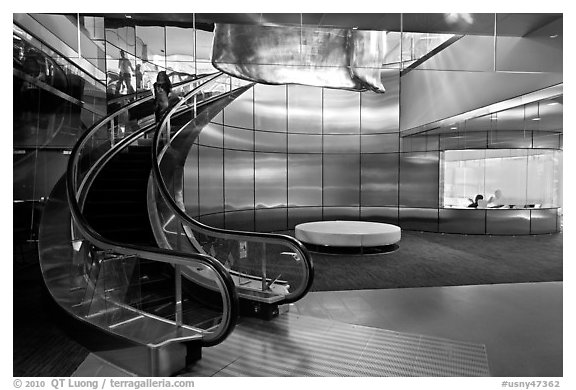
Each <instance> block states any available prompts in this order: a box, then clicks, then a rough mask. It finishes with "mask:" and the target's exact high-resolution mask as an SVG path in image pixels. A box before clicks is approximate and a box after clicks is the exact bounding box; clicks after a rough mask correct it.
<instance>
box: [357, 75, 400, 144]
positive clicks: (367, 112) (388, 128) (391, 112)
mask: <svg viewBox="0 0 576 390" xmlns="http://www.w3.org/2000/svg"><path fill="white" fill-rule="evenodd" d="M398 72H399V71H398V70H392V69H390V70H385V71H382V82H383V83H384V85H385V86H386V93H385V94H379V93H372V92H362V93H361V94H360V125H361V129H362V134H370V133H397V132H398V131H399V127H400V123H399V121H400V115H399V112H400V77H399V73H398Z"/></svg>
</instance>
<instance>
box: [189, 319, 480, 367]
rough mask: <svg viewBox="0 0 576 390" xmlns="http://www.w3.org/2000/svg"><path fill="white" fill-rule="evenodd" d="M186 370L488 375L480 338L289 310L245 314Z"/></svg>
mask: <svg viewBox="0 0 576 390" xmlns="http://www.w3.org/2000/svg"><path fill="white" fill-rule="evenodd" d="M248 350H249V351H250V353H249V354H247V353H246V351H248ZM186 371H187V372H186V373H185V374H183V376H218V377H234V376H253V377H269V376H290V377H305V376H322V377H329V376H341V377H348V376H380V377H382V376H411V377H421V376H489V375H490V370H489V367H488V359H487V353H486V347H485V346H484V345H482V344H475V343H469V342H462V341H453V340H449V339H442V338H436V337H428V336H424V335H418V334H408V333H401V332H395V331H389V330H385V329H377V328H370V327H366V326H358V325H351V324H344V323H340V322H336V321H332V320H327V319H320V318H313V317H307V316H301V315H297V314H292V313H286V314H283V315H281V316H279V317H277V318H275V319H274V320H272V322H264V321H261V320H256V319H246V320H245V321H244V322H243V323H242V324H240V325H238V326H237V327H236V331H235V332H234V333H233V334H232V335H231V336H230V337H229V338H228V339H226V341H224V343H222V344H221V345H218V346H216V347H214V348H210V350H207V351H206V352H205V353H204V354H203V358H202V360H201V361H199V362H198V363H196V364H194V365H193V366H189V367H188V368H187V370H186Z"/></svg>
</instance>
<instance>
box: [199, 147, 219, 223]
mask: <svg viewBox="0 0 576 390" xmlns="http://www.w3.org/2000/svg"><path fill="white" fill-rule="evenodd" d="M198 161H199V162H198V186H199V189H200V191H199V194H200V214H201V215H203V214H212V213H221V212H223V211H224V169H223V167H224V153H223V152H222V149H217V148H210V147H205V146H200V147H199V159H198Z"/></svg>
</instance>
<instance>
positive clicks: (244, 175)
mask: <svg viewBox="0 0 576 390" xmlns="http://www.w3.org/2000/svg"><path fill="white" fill-rule="evenodd" d="M224 209H225V210H226V211H233V210H246V209H254V153H252V152H244V151H237V150H227V149H225V150H224ZM226 224H228V222H226Z"/></svg>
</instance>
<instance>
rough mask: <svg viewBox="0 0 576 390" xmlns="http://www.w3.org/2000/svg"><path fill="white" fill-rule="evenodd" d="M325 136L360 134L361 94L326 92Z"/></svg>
mask: <svg viewBox="0 0 576 390" xmlns="http://www.w3.org/2000/svg"><path fill="white" fill-rule="evenodd" d="M323 115H324V134H330V133H336V134H339V133H340V134H358V133H360V93H358V92H351V91H342V90H338V89H325V90H324V114H323Z"/></svg>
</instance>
